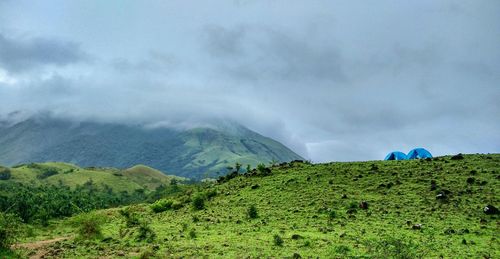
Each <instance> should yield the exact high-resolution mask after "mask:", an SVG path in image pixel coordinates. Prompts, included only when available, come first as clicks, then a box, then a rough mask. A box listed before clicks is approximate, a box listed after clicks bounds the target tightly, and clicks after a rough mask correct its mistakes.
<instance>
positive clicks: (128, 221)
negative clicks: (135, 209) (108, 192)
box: [120, 209, 140, 228]
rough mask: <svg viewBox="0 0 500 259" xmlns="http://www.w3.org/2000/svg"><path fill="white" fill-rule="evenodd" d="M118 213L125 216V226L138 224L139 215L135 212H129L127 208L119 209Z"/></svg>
mask: <svg viewBox="0 0 500 259" xmlns="http://www.w3.org/2000/svg"><path fill="white" fill-rule="evenodd" d="M120 215H122V216H123V217H124V218H125V226H126V227H127V228H130V227H135V226H137V225H139V223H140V222H139V217H138V216H137V214H136V213H131V212H130V210H128V209H123V210H120Z"/></svg>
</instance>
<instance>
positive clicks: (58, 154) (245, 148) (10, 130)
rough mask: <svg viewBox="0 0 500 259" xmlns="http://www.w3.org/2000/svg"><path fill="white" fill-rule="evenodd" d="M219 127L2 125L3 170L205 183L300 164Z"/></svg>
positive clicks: (45, 120) (240, 130)
mask: <svg viewBox="0 0 500 259" xmlns="http://www.w3.org/2000/svg"><path fill="white" fill-rule="evenodd" d="M219 124H220V125H218V126H219V127H217V128H215V127H213V128H208V127H207V128H194V129H188V130H180V129H172V128H164V127H158V128H148V127H144V126H138V125H125V124H114V123H97V122H73V121H68V120H63V119H55V118H51V117H49V116H46V117H43V116H42V117H40V118H32V119H28V120H26V121H22V122H20V123H17V124H14V125H4V126H2V124H1V123H0V164H3V165H7V166H12V165H16V164H20V163H30V162H45V161H63V162H70V163H73V164H77V165H79V166H83V167H88V166H100V167H116V168H128V167H131V166H134V165H137V164H145V165H148V166H151V167H154V168H157V169H159V170H161V171H164V172H175V173H176V174H177V175H179V176H183V177H187V178H192V179H202V178H206V177H208V176H210V177H216V176H217V173H221V174H224V173H226V172H227V170H226V167H227V166H232V165H234V163H235V162H239V163H242V164H244V165H247V164H250V165H251V166H256V165H257V164H258V163H267V162H270V161H273V160H276V161H280V162H282V161H291V160H295V159H301V157H300V156H299V155H297V154H295V153H294V152H293V151H291V150H290V149H288V148H287V147H285V146H284V145H282V144H281V143H279V142H277V141H274V140H272V139H269V138H266V137H264V136H262V135H259V134H257V133H255V132H253V131H251V130H249V129H247V128H244V127H243V126H240V125H237V124H232V123H222V122H221V123H219Z"/></svg>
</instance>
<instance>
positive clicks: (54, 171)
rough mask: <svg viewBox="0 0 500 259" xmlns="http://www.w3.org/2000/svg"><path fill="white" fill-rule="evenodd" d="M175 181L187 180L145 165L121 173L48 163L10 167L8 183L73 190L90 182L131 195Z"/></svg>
mask: <svg viewBox="0 0 500 259" xmlns="http://www.w3.org/2000/svg"><path fill="white" fill-rule="evenodd" d="M47 172H49V174H47ZM172 179H177V180H181V181H183V180H186V179H185V178H182V177H177V176H170V175H165V174H163V173H162V172H160V171H158V170H156V169H153V168H150V167H147V166H144V165H137V166H134V167H131V168H128V169H125V170H120V169H115V168H81V167H78V166H75V165H72V164H68V163H60V162H48V163H34V164H26V165H20V166H16V167H14V168H11V179H9V180H8V181H13V182H19V183H25V184H52V185H58V184H62V185H65V186H69V187H71V188H74V187H76V186H77V185H84V184H85V183H86V182H87V181H89V180H91V181H92V182H94V184H95V185H96V186H102V185H104V184H105V185H108V186H109V187H110V188H111V189H113V190H114V191H115V192H122V191H127V192H130V191H134V190H137V189H143V188H146V189H148V190H154V189H155V188H157V187H158V186H160V185H161V184H163V185H168V184H170V181H171V180H172Z"/></svg>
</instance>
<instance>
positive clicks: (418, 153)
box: [406, 148, 432, 159]
mask: <svg viewBox="0 0 500 259" xmlns="http://www.w3.org/2000/svg"><path fill="white" fill-rule="evenodd" d="M421 158H432V155H431V152H429V151H427V150H426V149H425V148H415V149H413V150H412V151H410V153H408V156H406V159H421Z"/></svg>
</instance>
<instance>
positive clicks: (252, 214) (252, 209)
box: [247, 205, 259, 219]
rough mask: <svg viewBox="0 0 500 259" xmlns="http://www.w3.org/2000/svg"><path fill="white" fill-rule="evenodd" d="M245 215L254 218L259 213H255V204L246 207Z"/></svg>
mask: <svg viewBox="0 0 500 259" xmlns="http://www.w3.org/2000/svg"><path fill="white" fill-rule="evenodd" d="M247 215H248V217H249V218H251V219H255V218H258V217H259V215H258V213H257V208H256V207H255V205H251V206H250V207H248V210H247Z"/></svg>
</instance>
